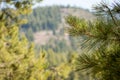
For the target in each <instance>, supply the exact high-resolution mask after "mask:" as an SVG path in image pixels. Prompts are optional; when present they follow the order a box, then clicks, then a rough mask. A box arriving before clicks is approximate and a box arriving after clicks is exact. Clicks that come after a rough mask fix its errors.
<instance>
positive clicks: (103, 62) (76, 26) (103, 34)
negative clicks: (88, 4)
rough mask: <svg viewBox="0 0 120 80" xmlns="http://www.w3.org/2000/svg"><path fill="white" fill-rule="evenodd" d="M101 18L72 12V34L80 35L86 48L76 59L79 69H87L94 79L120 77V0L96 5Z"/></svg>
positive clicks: (68, 20)
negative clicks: (81, 15)
mask: <svg viewBox="0 0 120 80" xmlns="http://www.w3.org/2000/svg"><path fill="white" fill-rule="evenodd" d="M94 9H95V13H96V15H97V19H95V20H93V21H85V20H84V19H79V18H77V17H75V16H68V17H67V19H66V21H67V23H68V24H69V25H70V26H71V27H69V28H68V31H69V33H70V35H71V36H77V37H80V41H81V43H80V44H81V49H82V50H83V52H82V53H81V54H80V56H79V57H78V58H77V59H76V62H75V64H76V71H84V72H86V73H89V74H90V75H91V76H92V80H119V79H120V18H119V15H120V2H119V0H118V1H117V2H113V3H112V4H106V3H105V2H101V3H100V4H98V5H96V7H94Z"/></svg>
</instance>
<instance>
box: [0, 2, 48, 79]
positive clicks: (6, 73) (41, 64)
mask: <svg viewBox="0 0 120 80" xmlns="http://www.w3.org/2000/svg"><path fill="white" fill-rule="evenodd" d="M4 3H5V4H6V5H8V4H9V5H10V4H12V5H14V6H15V7H14V8H16V9H14V8H10V7H9V6H6V7H5V8H1V11H0V80H38V79H40V80H45V79H41V77H42V75H41V74H43V72H42V71H44V69H45V68H46V66H47V62H46V60H45V53H44V52H41V55H40V57H39V58H35V56H34V54H35V53H34V45H33V44H30V43H29V42H28V41H27V39H26V38H25V36H20V35H19V27H20V25H21V24H23V23H25V22H26V20H24V19H20V18H19V17H20V16H21V15H23V14H27V13H29V11H30V10H31V8H30V4H29V2H28V0H23V1H20V2H19V1H13V0H6V2H4ZM1 4H2V2H1ZM40 71H41V72H40ZM44 74H46V73H45V72H44Z"/></svg>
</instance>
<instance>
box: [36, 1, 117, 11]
mask: <svg viewBox="0 0 120 80" xmlns="http://www.w3.org/2000/svg"><path fill="white" fill-rule="evenodd" d="M101 1H106V2H111V1H115V0H43V1H42V2H41V3H40V4H38V5H39V6H50V5H65V6H67V5H70V6H77V7H81V8H85V9H89V10H90V9H92V6H93V5H95V4H98V3H99V2H101Z"/></svg>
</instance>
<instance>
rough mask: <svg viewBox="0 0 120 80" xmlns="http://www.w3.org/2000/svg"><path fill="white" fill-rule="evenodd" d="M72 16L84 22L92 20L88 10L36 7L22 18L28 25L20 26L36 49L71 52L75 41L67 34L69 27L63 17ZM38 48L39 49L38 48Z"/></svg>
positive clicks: (63, 7)
mask: <svg viewBox="0 0 120 80" xmlns="http://www.w3.org/2000/svg"><path fill="white" fill-rule="evenodd" d="M68 15H74V16H77V17H79V18H84V19H86V20H92V19H93V18H94V16H93V14H91V13H90V12H89V11H88V10H84V9H81V8H76V7H65V6H49V7H38V8H35V9H34V10H33V12H32V13H31V14H30V15H28V16H24V17H26V18H27V19H28V24H24V25H23V26H22V30H21V31H22V32H24V33H25V34H26V36H27V38H28V40H29V41H34V42H35V43H36V44H37V49H38V50H39V48H41V47H42V48H44V49H45V50H48V49H50V48H51V49H52V50H53V51H55V52H61V51H63V52H64V51H71V50H72V49H76V48H75V44H73V42H74V41H75V40H74V39H72V38H71V37H70V36H69V35H68V34H67V33H66V28H67V27H69V26H68V25H67V24H66V22H65V17H66V16H68ZM38 47H39V48H38Z"/></svg>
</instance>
